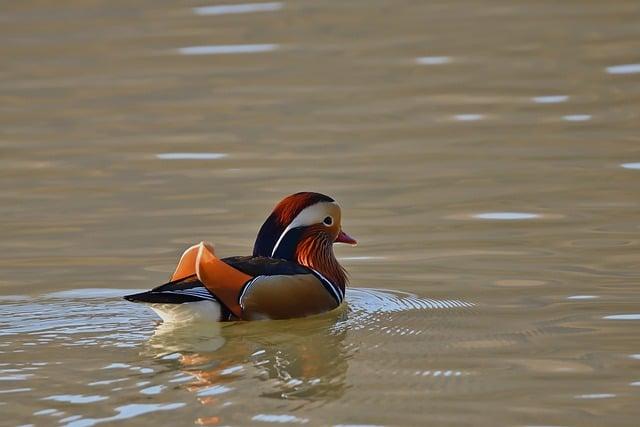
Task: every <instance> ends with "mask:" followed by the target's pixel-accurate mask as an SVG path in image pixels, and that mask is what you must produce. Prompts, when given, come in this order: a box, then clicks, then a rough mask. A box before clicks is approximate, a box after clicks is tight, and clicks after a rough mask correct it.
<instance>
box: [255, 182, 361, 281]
mask: <svg viewBox="0 0 640 427" xmlns="http://www.w3.org/2000/svg"><path fill="white" fill-rule="evenodd" d="M340 220H341V212H340V206H338V204H337V203H336V202H335V200H333V199H332V198H331V197H329V196H325V195H324V194H320V193H312V192H303V193H296V194H292V195H291V196H288V197H285V198H284V199H283V200H282V201H281V202H280V203H278V205H277V206H276V207H275V209H274V210H273V212H272V213H271V215H269V218H267V220H266V221H265V222H264V224H262V227H261V228H260V231H259V232H258V237H257V238H256V242H255V245H254V247H253V255H254V256H265V257H271V258H281V259H286V260H289V261H294V262H297V263H298V264H301V265H304V266H307V267H310V268H313V269H314V270H317V271H319V272H320V273H321V274H322V275H324V276H326V277H327V278H328V279H329V280H331V281H332V282H333V283H335V284H337V285H339V286H340V287H342V288H343V289H344V287H345V285H346V283H347V274H346V272H345V270H344V268H343V267H342V266H341V265H340V264H339V263H338V260H337V259H336V257H335V255H334V253H333V244H334V243H346V244H350V245H355V244H356V243H357V242H356V241H355V239H353V238H352V237H350V236H349V235H348V234H347V233H345V232H344V231H342V226H341V223H340Z"/></svg>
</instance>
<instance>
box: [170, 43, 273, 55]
mask: <svg viewBox="0 0 640 427" xmlns="http://www.w3.org/2000/svg"><path fill="white" fill-rule="evenodd" d="M276 49H278V45H277V44H234V45H208V46H188V47H181V48H179V49H178V52H179V53H181V54H182V55H225V54H238V53H260V52H271V51H274V50H276Z"/></svg>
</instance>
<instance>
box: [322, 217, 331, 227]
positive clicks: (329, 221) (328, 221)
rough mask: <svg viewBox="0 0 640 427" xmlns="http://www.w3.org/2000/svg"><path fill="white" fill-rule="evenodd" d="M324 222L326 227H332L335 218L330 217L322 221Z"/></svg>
mask: <svg viewBox="0 0 640 427" xmlns="http://www.w3.org/2000/svg"><path fill="white" fill-rule="evenodd" d="M322 222H324V225H326V226H330V225H331V224H333V218H331V217H330V216H328V217H326V218H325V219H323V220H322Z"/></svg>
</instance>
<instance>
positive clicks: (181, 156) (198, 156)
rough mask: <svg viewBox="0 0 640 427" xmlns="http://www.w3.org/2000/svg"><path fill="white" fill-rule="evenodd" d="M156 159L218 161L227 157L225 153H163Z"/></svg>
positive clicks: (157, 155)
mask: <svg viewBox="0 0 640 427" xmlns="http://www.w3.org/2000/svg"><path fill="white" fill-rule="evenodd" d="M156 157H157V158H159V159H162V160H217V159H223V158H225V157H227V154H224V153H161V154H156Z"/></svg>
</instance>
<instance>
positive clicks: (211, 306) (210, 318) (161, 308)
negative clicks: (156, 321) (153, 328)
mask: <svg viewBox="0 0 640 427" xmlns="http://www.w3.org/2000/svg"><path fill="white" fill-rule="evenodd" d="M149 307H151V308H152V309H153V311H155V312H156V313H157V314H158V316H160V318H161V319H162V321H163V322H165V323H180V324H184V323H192V322H219V321H220V316H221V315H222V309H221V307H220V304H218V303H217V302H216V301H196V302H185V303H183V304H149Z"/></svg>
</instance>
